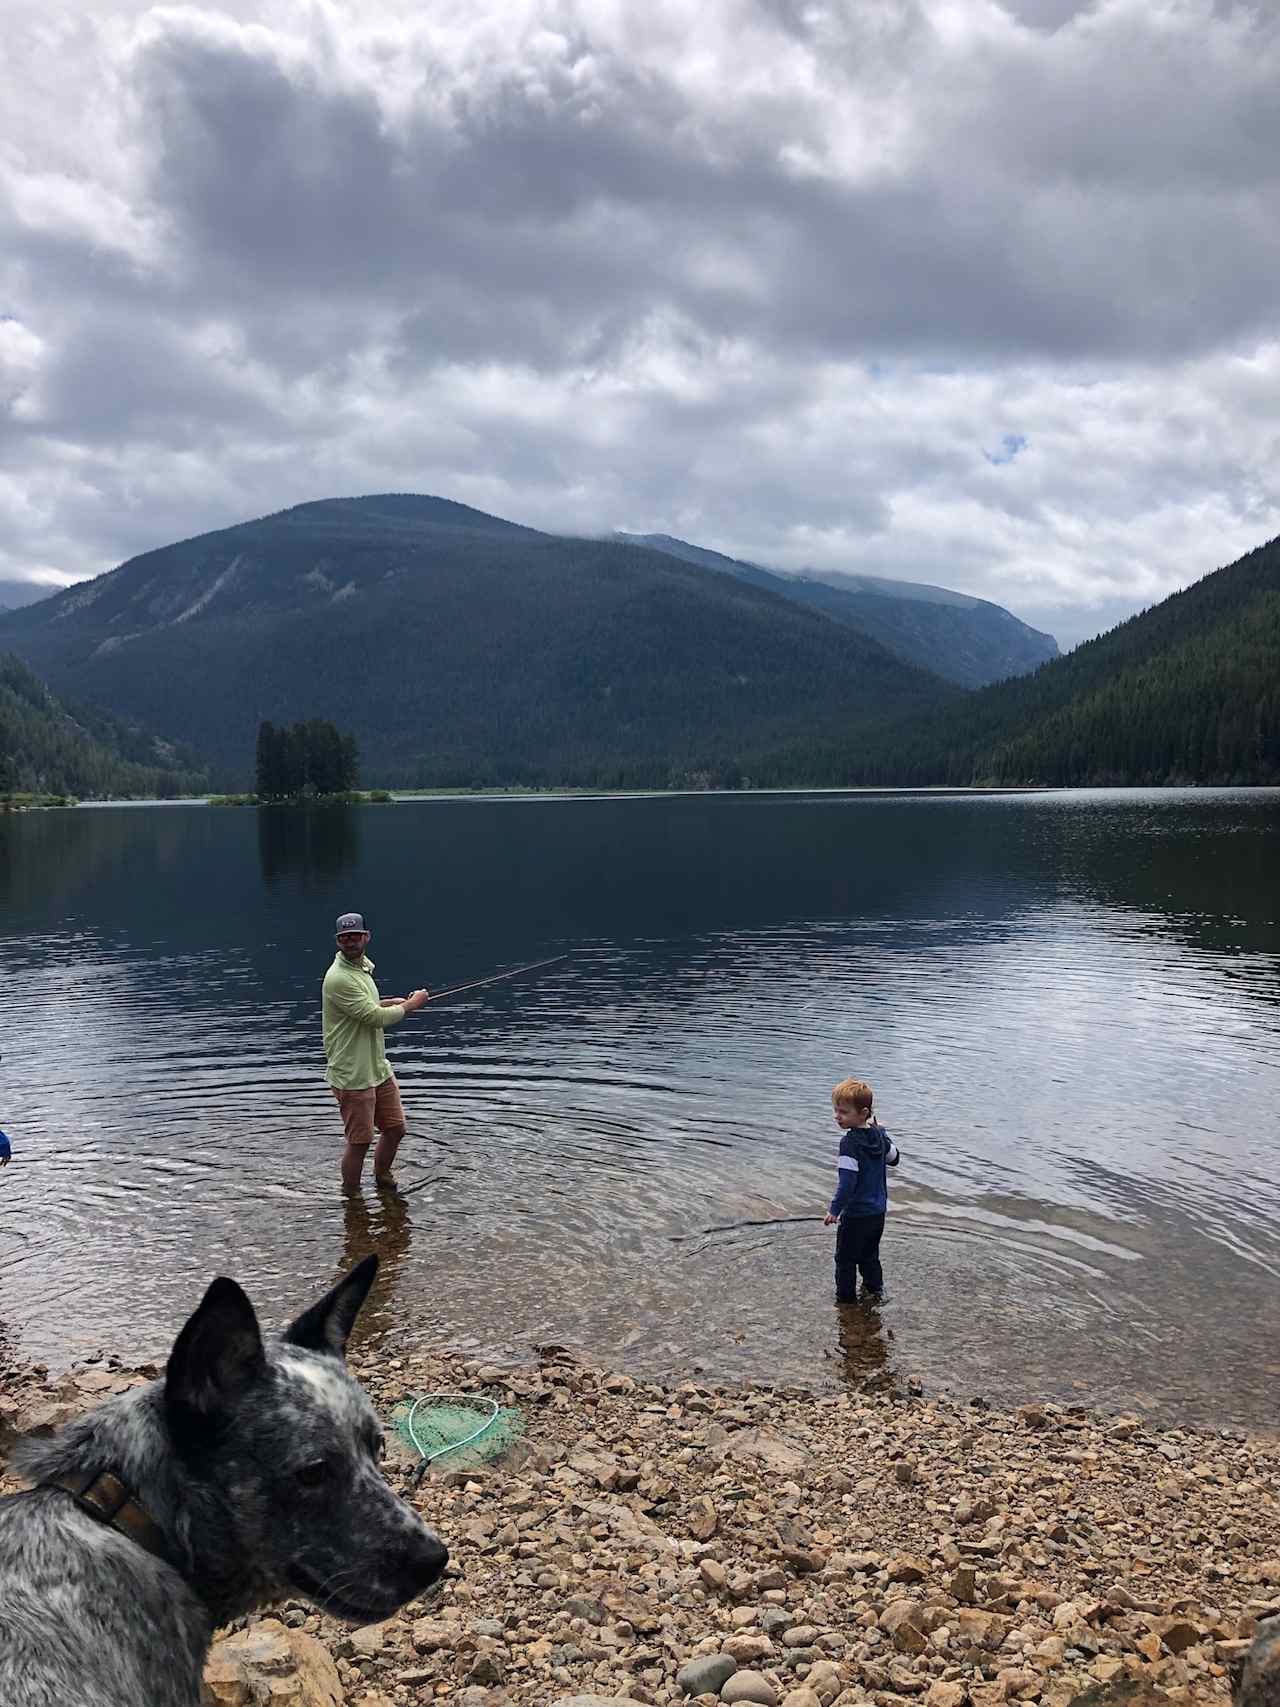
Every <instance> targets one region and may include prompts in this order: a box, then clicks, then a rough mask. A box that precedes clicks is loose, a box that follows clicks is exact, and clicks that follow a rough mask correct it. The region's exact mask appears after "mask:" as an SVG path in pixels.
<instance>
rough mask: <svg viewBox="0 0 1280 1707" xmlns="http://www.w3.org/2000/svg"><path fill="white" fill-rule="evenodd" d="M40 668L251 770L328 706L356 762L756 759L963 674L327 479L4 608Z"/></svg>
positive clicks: (723, 590) (716, 585) (533, 774)
mask: <svg viewBox="0 0 1280 1707" xmlns="http://www.w3.org/2000/svg"><path fill="white" fill-rule="evenodd" d="M0 645H7V646H10V647H12V648H14V649H15V650H16V651H18V652H19V653H21V655H22V656H23V657H25V658H26V659H27V660H28V661H29V663H30V664H31V666H32V667H33V668H34V669H36V670H38V671H39V672H40V673H41V674H43V675H44V676H45V677H46V679H47V680H48V681H49V682H50V683H51V685H52V686H53V687H54V689H55V691H59V692H63V693H74V695H75V697H76V698H77V699H78V700H85V701H90V702H92V703H94V704H99V705H102V706H104V707H107V708H109V709H110V710H111V711H112V712H114V713H116V714H118V715H123V716H127V717H128V718H130V719H133V720H135V721H137V722H139V723H141V724H143V725H145V726H146V727H148V728H152V729H157V730H162V731H165V732H166V733H174V734H177V735H180V736H181V737H182V738H183V739H184V740H187V741H189V742H190V743H191V744H192V745H193V746H194V747H195V748H196V749H197V750H198V751H199V752H200V753H201V754H203V755H207V757H208V758H209V760H210V761H211V764H212V766H213V769H214V773H215V775H214V781H215V785H217V786H234V785H237V784H243V783H244V782H246V781H247V779H248V776H249V773H250V770H251V767H252V761H253V751H254V743H255V740H256V734H257V726H258V723H259V721H261V720H264V719H270V720H272V721H273V722H277V723H281V722H283V723H292V722H296V721H300V720H303V719H305V718H307V717H311V716H323V717H326V718H329V719H331V720H332V721H334V722H335V723H337V724H338V725H339V727H340V728H341V729H343V730H344V731H350V732H352V733H354V734H355V736H356V738H357V740H358V742H359V745H360V752H361V767H362V774H363V775H364V776H365V778H366V779H367V780H369V781H371V782H373V783H388V784H403V785H419V786H440V785H449V784H471V783H487V782H498V783H521V782H525V783H560V782H585V783H589V784H593V785H596V784H617V785H646V786H649V785H663V784H666V783H669V782H673V781H674V782H685V783H687V782H691V781H692V782H699V781H722V782H730V783H732V782H736V781H740V780H742V779H743V778H744V777H746V778H750V777H751V776H752V775H753V774H754V772H755V770H756V769H758V768H759V767H760V765H762V764H763V763H765V762H766V761H767V757H768V755H769V754H771V753H773V752H774V751H775V750H777V749H778V748H779V747H787V746H789V745H790V744H791V743H793V742H796V741H799V742H805V741H808V740H810V739H813V738H815V737H817V738H825V739H830V740H835V739H841V740H844V739H848V738H855V737H856V733H857V731H858V730H859V729H862V728H865V727H869V726H870V725H871V724H872V723H879V722H881V721H883V720H884V719H885V718H886V717H888V716H893V715H898V714H903V715H905V714H908V713H910V712H912V711H918V710H922V709H924V708H926V707H930V706H940V705H943V704H948V703H951V701H952V700H954V699H955V698H957V697H959V695H958V690H956V689H954V688H952V687H950V686H949V685H948V684H947V683H945V682H943V681H941V680H939V679H938V678H937V677H935V676H932V675H929V674H927V673H926V672H924V671H922V670H918V669H914V668H912V667H911V666H909V665H907V664H905V663H903V662H902V661H901V660H900V659H899V658H898V657H896V656H894V655H893V654H892V653H891V652H890V651H889V650H888V649H886V648H885V647H883V646H881V645H880V644H878V642H876V641H875V640H874V639H871V638H866V639H864V641H863V643H862V644H861V645H860V646H859V648H858V657H857V667H856V669H851V668H850V656H849V648H848V644H847V637H846V633H845V631H844V630H842V629H841V628H840V627H838V626H837V625H836V624H835V623H833V622H832V621H831V620H830V619H829V618H828V617H826V616H824V615H823V614H822V613H820V612H819V611H817V610H815V609H810V608H806V607H805V606H803V605H801V604H798V603H797V602H796V601H794V600H793V599H790V598H787V597H786V596H784V595H783V594H782V593H781V592H780V591H778V590H776V589H775V588H774V587H773V586H772V585H765V586H760V587H757V586H753V585H749V584H746V583H744V582H743V581H741V580H737V579H733V578H731V577H729V576H725V575H720V574H709V573H707V571H706V570H705V569H703V568H700V567H698V566H695V565H693V564H690V563H685V562H681V561H679V560H678V559H676V558H674V557H672V556H671V555H670V554H667V553H663V552H658V551H653V550H649V549H646V548H644V547H640V546H635V545H631V544H628V543H621V542H616V541H598V540H581V539H563V538H559V537H556V536H554V535H550V534H544V533H539V532H538V531H537V530H535V529H532V528H525V527H521V526H519V525H518V524H516V523H513V522H507V521H504V520H502V519H501V518H499V517H494V516H489V515H486V514H484V513H483V512H482V511H478V510H472V509H470V508H469V507H468V506H466V505H461V504H456V503H453V502H451V501H450V500H447V499H441V498H432V497H426V496H417V495H414V494H402V493H401V494H397V493H391V494H378V495H375V496H371V497H365V498H339V499H324V500H319V501H316V502H313V503H308V504H301V505H298V506H296V507H294V508H292V509H289V510H285V511H281V512H278V513H277V514H275V515H271V516H265V517H262V518H260V519H258V520H256V521H249V522H243V523H240V524H238V525H236V526H234V527H229V528H223V529H219V530H217V531H215V532H212V533H208V534H203V535H200V536H199V537H196V538H193V539H188V540H183V541H180V542H178V543H176V544H174V545H170V546H164V547H161V548H159V549H157V550H154V551H149V552H144V553H142V554H141V555H140V556H138V557H135V558H131V559H130V560H129V561H128V562H127V563H124V564H121V565H120V567H119V568H117V569H114V570H111V571H110V572H109V573H107V574H105V575H102V576H99V577H98V578H97V579H96V580H94V581H90V582H87V583H82V584H81V585H79V586H76V587H72V588H69V589H68V590H67V591H65V592H63V593H60V594H58V595H56V596H55V597H54V598H52V599H48V600H44V601H42V602H41V603H40V604H39V605H36V606H32V607H30V608H29V609H27V610H19V611H11V612H9V613H7V614H6V615H4V616H2V617H0Z"/></svg>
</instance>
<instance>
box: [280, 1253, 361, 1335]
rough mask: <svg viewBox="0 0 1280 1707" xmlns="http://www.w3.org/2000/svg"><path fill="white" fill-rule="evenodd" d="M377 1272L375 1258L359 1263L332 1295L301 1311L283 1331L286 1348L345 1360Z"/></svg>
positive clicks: (328, 1294)
mask: <svg viewBox="0 0 1280 1707" xmlns="http://www.w3.org/2000/svg"><path fill="white" fill-rule="evenodd" d="M377 1272H378V1259H377V1257H376V1255H370V1256H367V1257H365V1258H364V1260H363V1261H362V1262H358V1263H357V1264H356V1266H355V1267H354V1268H353V1269H352V1270H351V1272H350V1273H349V1274H344V1275H343V1277H342V1279H341V1280H340V1281H339V1282H338V1284H337V1285H336V1286H335V1287H334V1288H333V1290H332V1291H331V1292H326V1293H325V1295H324V1297H323V1298H322V1299H321V1300H320V1302H319V1303H318V1304H313V1305H312V1306H311V1308H310V1309H309V1310H304V1311H303V1313H302V1314H301V1315H300V1316H299V1317H298V1319H297V1321H296V1322H291V1323H290V1324H289V1326H288V1327H287V1328H286V1329H285V1331H284V1342H285V1344H286V1345H300V1346H302V1347H303V1348H304V1349H305V1350H307V1351H324V1352H328V1353H329V1355H330V1356H331V1357H339V1358H343V1359H345V1358H346V1355H347V1341H348V1339H350V1337H351V1330H352V1328H353V1327H354V1326H355V1320H356V1317H357V1316H358V1315H359V1314H360V1306H361V1305H362V1304H363V1303H364V1301H365V1299H366V1298H367V1297H368V1295H369V1288H370V1287H371V1286H372V1285H373V1277H374V1275H375V1274H377Z"/></svg>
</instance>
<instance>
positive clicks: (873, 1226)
mask: <svg viewBox="0 0 1280 1707" xmlns="http://www.w3.org/2000/svg"><path fill="white" fill-rule="evenodd" d="M871 1104H872V1091H871V1086H870V1085H866V1084H863V1082H862V1080H861V1079H841V1081H840V1083H839V1084H838V1085H837V1086H836V1088H835V1089H834V1090H833V1091H832V1093H831V1105H832V1107H833V1108H834V1109H835V1111H836V1125H837V1126H838V1127H839V1128H840V1130H841V1132H842V1133H843V1134H844V1136H843V1137H842V1138H841V1140H840V1156H839V1159H838V1161H837V1162H836V1170H837V1171H836V1194H835V1196H834V1197H833V1198H832V1199H831V1207H830V1209H829V1210H828V1211H827V1215H826V1221H825V1223H824V1225H826V1226H828V1227H830V1226H831V1225H832V1224H833V1223H839V1225H838V1227H837V1230H836V1302H837V1303H838V1304H852V1303H853V1302H854V1300H855V1299H856V1298H857V1296H858V1271H859V1270H861V1271H862V1296H863V1298H864V1299H865V1300H867V1301H868V1302H875V1301H878V1300H879V1298H880V1295H881V1293H882V1292H883V1291H884V1272H883V1270H882V1269H881V1267H880V1235H881V1234H882V1233H883V1232H884V1218H885V1212H886V1211H887V1209H888V1207H889V1182H888V1177H887V1174H886V1172H885V1170H886V1169H887V1168H896V1167H897V1165H898V1162H899V1160H900V1159H901V1158H900V1157H899V1155H898V1146H897V1145H896V1144H895V1143H894V1142H893V1140H892V1138H890V1136H889V1134H888V1133H887V1132H886V1131H885V1129H884V1127H883V1126H881V1125H880V1124H879V1122H878V1121H877V1120H876V1119H875V1118H874V1116H873V1115H872V1112H871Z"/></svg>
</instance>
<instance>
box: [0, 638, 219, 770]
mask: <svg viewBox="0 0 1280 1707" xmlns="http://www.w3.org/2000/svg"><path fill="white" fill-rule="evenodd" d="M186 759H187V755H183V754H181V753H177V752H175V751H174V750H172V749H170V748H166V747H164V746H163V745H160V744H158V743H156V742H155V741H154V740H152V739H151V738H150V737H147V736H144V735H142V734H141V733H140V732H139V731H137V730H130V729H128V728H126V727H125V726H123V725H121V724H120V723H119V722H118V721H117V720H116V719H114V718H111V717H109V716H106V715H105V714H103V713H101V712H94V713H91V714H87V715H86V714H85V713H83V712H81V713H80V714H78V715H76V714H73V712H72V710H71V709H70V708H68V707H67V706H65V705H63V704H60V703H59V702H58V701H57V700H56V699H55V698H54V697H53V695H52V694H51V693H50V692H49V690H48V688H47V687H46V686H45V685H44V683H43V682H41V681H39V680H38V679H37V678H36V677H35V676H34V675H33V674H32V673H31V671H30V670H29V669H28V668H27V666H26V665H25V664H24V663H23V662H22V660H21V659H20V658H16V657H15V656H14V655H13V654H12V653H11V652H9V653H0V787H2V788H3V791H4V792H5V793H9V792H18V793H23V794H70V795H77V796H100V795H121V794H139V795H154V794H177V793H182V792H188V791H194V790H196V789H198V788H199V787H201V786H202V784H203V781H204V779H203V777H202V776H200V775H199V774H198V773H197V772H196V771H195V770H193V769H192V768H191V767H190V765H189V764H188V763H187V762H186Z"/></svg>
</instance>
